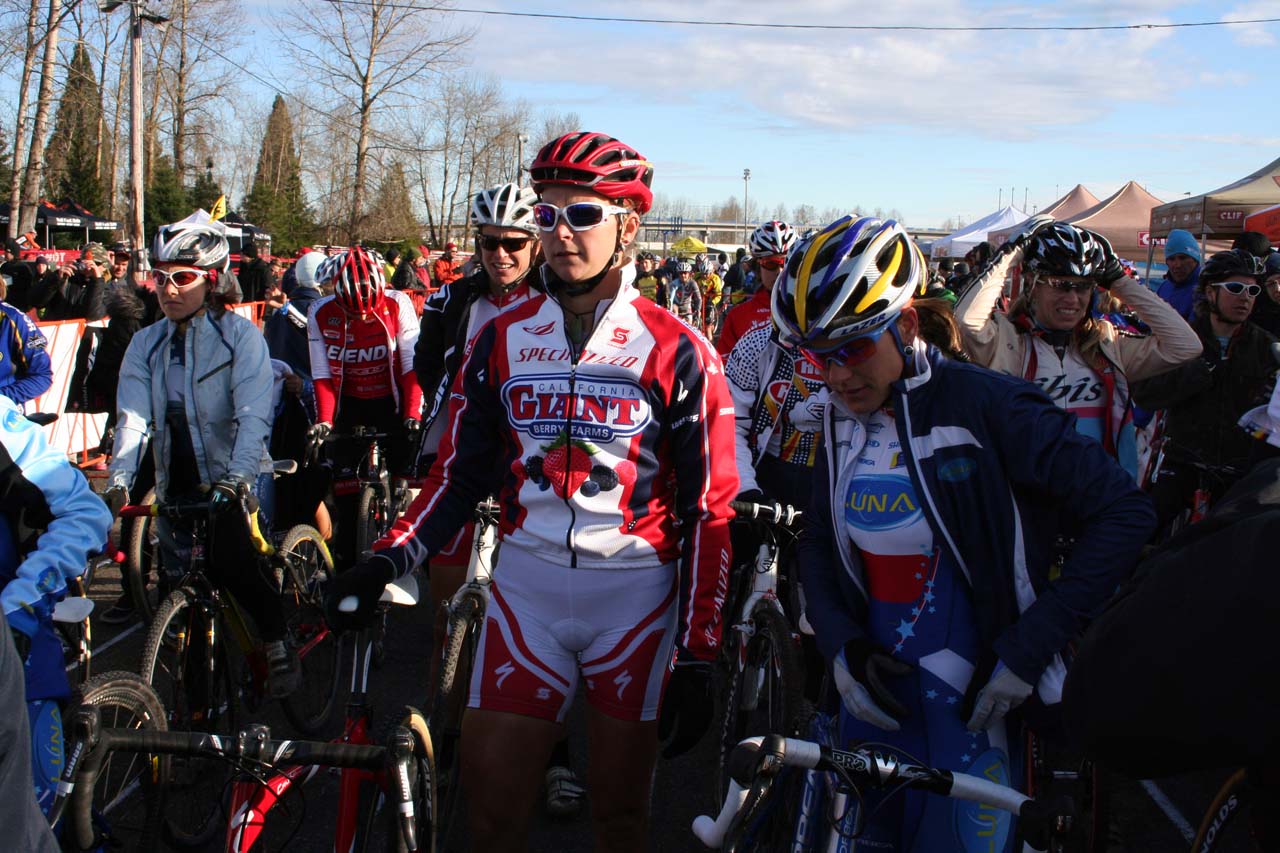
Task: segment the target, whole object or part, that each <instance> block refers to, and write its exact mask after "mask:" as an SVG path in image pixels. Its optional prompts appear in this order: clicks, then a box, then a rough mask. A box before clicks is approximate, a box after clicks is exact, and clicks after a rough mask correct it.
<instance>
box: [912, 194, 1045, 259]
mask: <svg viewBox="0 0 1280 853" xmlns="http://www.w3.org/2000/svg"><path fill="white" fill-rule="evenodd" d="M1027 218H1028V214H1027V213H1026V212H1025V211H1021V210H1018V208H1016V207H1014V206H1013V205H1008V206H1007V207H1004V208H1001V209H1000V210H997V211H996V212H995V213H988V214H987V215H986V216H984V217H982V218H981V219H979V220H978V221H977V222H971V223H969V224H968V225H966V226H965V227H963V228H961V229H960V230H959V231H954V232H952V233H950V234H948V235H947V236H945V237H942V238H940V239H938V240H934V241H933V246H932V248H931V249H930V254H931V255H932V256H933V257H935V258H962V257H964V255H965V253H966V252H968V251H969V250H970V249H972V248H973V247H974V246H976V245H978V244H979V243H982V242H985V241H986V239H987V234H988V233H989V232H991V231H999V230H1001V229H1003V228H1008V227H1010V226H1013V225H1017V224H1018V223H1019V222H1023V221H1025V220H1026V219H1027Z"/></svg>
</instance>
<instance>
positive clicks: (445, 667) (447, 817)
mask: <svg viewBox="0 0 1280 853" xmlns="http://www.w3.org/2000/svg"><path fill="white" fill-rule="evenodd" d="M498 510H499V506H498V503H497V501H495V500H494V499H493V498H492V497H489V498H486V499H485V500H483V501H481V502H480V504H479V505H478V506H477V507H476V514H475V519H476V525H475V528H476V529H475V537H474V539H473V541H472V547H471V560H470V562H469V563H468V564H467V575H466V579H465V580H464V581H463V584H462V586H460V587H459V588H458V591H457V592H455V593H454V594H453V598H452V599H450V600H449V601H448V602H445V603H442V604H441V606H442V607H443V608H444V609H445V610H446V611H448V622H447V625H448V627H447V628H446V630H445V642H444V646H443V648H442V650H441V653H440V671H439V673H438V675H437V680H436V691H435V698H434V700H433V701H432V705H431V736H432V737H433V738H434V739H435V744H436V756H437V766H438V768H439V773H440V787H441V790H442V798H443V802H442V803H441V809H440V819H439V822H438V823H439V826H440V830H439V832H440V844H441V847H443V848H444V849H448V840H449V838H450V837H451V835H452V831H453V829H454V828H455V827H456V826H457V825H458V823H459V822H460V817H461V815H460V810H461V805H462V797H461V790H462V783H461V779H460V774H461V762H460V760H459V753H460V750H459V743H460V740H461V737H462V715H463V713H464V711H465V710H466V705H467V691H468V690H469V689H470V684H471V671H472V668H473V666H474V665H475V657H476V651H477V649H478V648H479V645H480V630H481V629H482V628H483V627H484V616H485V611H486V609H487V608H488V606H489V584H490V582H491V580H492V579H493V564H494V561H495V560H496V558H497V553H498V544H499V543H498Z"/></svg>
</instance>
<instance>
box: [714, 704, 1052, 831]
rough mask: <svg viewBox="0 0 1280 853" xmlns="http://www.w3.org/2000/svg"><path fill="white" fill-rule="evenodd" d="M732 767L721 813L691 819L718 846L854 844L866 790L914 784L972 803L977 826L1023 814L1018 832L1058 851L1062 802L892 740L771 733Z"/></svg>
mask: <svg viewBox="0 0 1280 853" xmlns="http://www.w3.org/2000/svg"><path fill="white" fill-rule="evenodd" d="M823 716H825V715H815V717H823ZM729 765H730V773H731V779H730V781H729V786H728V788H729V789H728V792H727V793H726V795H725V799H724V804H723V806H722V807H721V809H720V813H719V815H718V816H717V817H716V818H715V819H712V818H711V817H709V816H706V815H703V816H701V817H698V818H696V819H695V820H694V822H693V833H694V835H695V836H697V838H698V840H699V841H701V842H702V843H703V844H704V845H705V846H707V847H710V848H713V849H722V850H730V851H746V850H761V851H764V850H768V851H773V850H779V849H786V850H790V851H794V853H804V851H816V850H824V851H848V850H852V849H853V844H854V842H855V840H856V838H857V835H858V834H859V832H860V831H861V826H860V824H861V822H862V820H863V815H862V812H863V810H862V809H861V808H857V807H852V808H851V807H850V806H851V804H852V803H856V802H860V801H861V796H862V791H863V789H867V788H871V789H881V790H889V791H892V792H897V791H899V790H902V789H905V788H913V789H916V790H923V791H928V792H930V793H933V794H936V795H938V796H944V797H950V798H953V799H958V800H965V801H968V802H971V803H974V804H976V805H975V808H974V809H973V822H974V823H975V825H982V824H987V825H990V824H993V823H994V815H993V814H992V813H991V810H992V809H1000V810H1002V811H1007V812H1010V813H1011V814H1014V815H1016V816H1017V817H1018V821H1019V828H1020V830H1021V831H1022V833H1023V834H1024V836H1026V837H1027V838H1029V839H1033V840H1032V842H1031V843H1032V844H1033V845H1034V846H1035V847H1036V849H1046V848H1048V849H1057V848H1052V847H1051V846H1050V841H1051V840H1052V839H1053V838H1054V836H1055V835H1056V834H1057V830H1055V828H1054V827H1055V824H1056V822H1057V816H1058V814H1059V811H1060V810H1061V809H1062V808H1063V807H1064V805H1065V804H1063V803H1056V804H1046V803H1045V802H1044V801H1042V800H1036V799H1032V798H1030V797H1028V796H1027V795H1025V794H1023V793H1021V792H1019V791H1017V790H1016V789H1014V788H1011V787H1008V786H1006V785H1002V784H999V783H998V782H995V781H992V780H991V779H985V778H981V777H978V776H971V775H969V774H966V773H955V772H952V771H949V770H940V769H936V768H933V767H927V766H923V765H920V764H917V763H913V762H911V761H907V760H904V759H903V757H900V756H899V755H898V754H896V753H895V752H894V751H893V750H892V749H891V748H889V747H888V746H887V745H883V744H867V745H863V746H855V747H853V748H852V749H847V750H846V749H835V748H833V747H832V746H830V745H829V744H828V743H823V742H819V741H812V740H799V739H795V738H784V737H783V736H781V735H777V734H772V735H768V736H766V737H752V738H747V739H746V740H744V741H743V742H742V743H740V744H739V745H738V746H737V747H736V748H735V749H734V751H733V753H732V755H731V756H730V760H729ZM797 783H799V784H797ZM786 817H793V818H794V820H793V821H791V822H787V821H786V820H785V819H783V818H786ZM770 828H771V829H770ZM779 828H781V830H785V832H780V831H779ZM762 835H764V837H761V836H762Z"/></svg>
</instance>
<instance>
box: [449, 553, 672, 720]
mask: <svg viewBox="0 0 1280 853" xmlns="http://www.w3.org/2000/svg"><path fill="white" fill-rule="evenodd" d="M489 589H490V598H489V608H488V612H487V614H486V617H485V624H484V630H483V631H482V633H481V635H480V647H479V649H478V651H477V653H476V660H477V661H478V665H477V666H476V668H475V671H474V672H473V673H472V676H471V694H470V698H469V700H468V702H467V705H468V707H471V708H480V709H482V710H486V711H506V712H508V713H512V714H520V715H523V716H526V717H537V718H540V719H545V720H551V721H555V722H561V721H563V720H564V716H565V713H566V712H567V711H568V710H569V705H570V704H571V702H572V701H573V695H574V693H575V692H576V691H577V687H578V678H579V675H581V677H582V678H583V679H584V682H585V687H586V694H587V701H588V702H590V703H591V705H592V706H593V707H595V708H596V709H597V710H599V711H601V712H603V713H605V714H608V715H609V716H611V717H616V718H618V719H621V720H629V721H640V720H654V719H656V718H657V716H658V705H659V701H660V699H661V698H662V690H663V687H664V686H665V683H666V680H667V678H668V676H669V673H670V671H671V665H672V655H673V653H674V649H675V637H676V615H677V614H676V605H677V601H678V598H679V596H678V595H677V587H676V567H675V564H674V563H671V564H668V565H663V566H657V567H655V568H651V569H625V570H614V569H570V568H566V567H565V566H560V565H555V564H552V563H549V562H547V561H545V560H542V559H540V558H538V557H535V556H533V555H531V554H529V553H528V552H527V551H521V550H519V549H518V548H514V547H512V546H511V545H510V543H505V544H504V545H503V547H502V550H501V551H500V552H499V556H498V566H497V567H496V568H495V569H494V582H493V585H492V586H491V587H490V588H489Z"/></svg>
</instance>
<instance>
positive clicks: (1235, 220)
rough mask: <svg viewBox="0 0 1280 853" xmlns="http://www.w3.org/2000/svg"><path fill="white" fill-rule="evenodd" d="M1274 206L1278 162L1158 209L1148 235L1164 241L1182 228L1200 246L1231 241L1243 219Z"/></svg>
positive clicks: (1279, 189)
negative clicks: (1209, 240)
mask: <svg viewBox="0 0 1280 853" xmlns="http://www.w3.org/2000/svg"><path fill="white" fill-rule="evenodd" d="M1273 204H1280V160H1273V161H1272V162H1270V163H1268V164H1267V165H1265V166H1263V167H1262V168H1261V169H1259V170H1258V171H1256V172H1254V173H1253V174H1251V175H1246V176H1245V177H1243V178H1241V179H1240V180H1238V181H1233V182H1232V183H1229V184H1227V185H1226V186H1225V187H1218V189H1216V190H1211V191H1210V192H1207V193H1201V194H1200V195H1197V196H1192V197H1191V198H1184V199H1179V200H1178V201H1171V202H1169V203H1168V204H1162V205H1160V206H1159V207H1157V208H1156V209H1155V210H1153V211H1151V235H1152V236H1153V237H1167V236H1169V232H1170V231H1172V230H1173V229H1174V228H1182V229H1184V230H1186V231H1190V232H1191V233H1192V234H1194V235H1196V236H1197V237H1199V238H1200V239H1201V241H1202V242H1203V241H1204V240H1205V239H1207V238H1209V237H1219V238H1226V239H1230V238H1232V237H1234V236H1235V235H1237V234H1239V233H1241V232H1243V231H1244V230H1245V227H1244V220H1245V217H1246V216H1248V215H1249V214H1250V213H1254V212H1256V211H1259V210H1262V209H1263V208H1266V207H1270V206H1271V205H1273Z"/></svg>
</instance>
